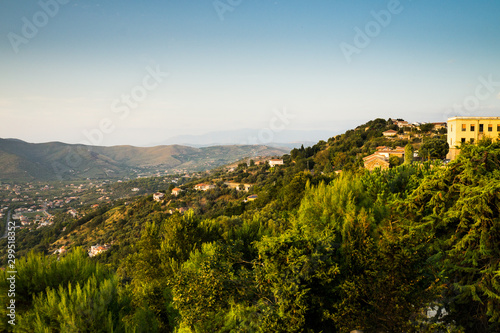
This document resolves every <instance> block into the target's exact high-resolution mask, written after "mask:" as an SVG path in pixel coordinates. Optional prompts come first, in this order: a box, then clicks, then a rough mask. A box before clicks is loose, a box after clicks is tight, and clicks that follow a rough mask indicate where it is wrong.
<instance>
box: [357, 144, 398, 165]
mask: <svg viewBox="0 0 500 333" xmlns="http://www.w3.org/2000/svg"><path fill="white" fill-rule="evenodd" d="M391 156H397V157H399V158H401V159H404V156H405V148H404V147H396V149H392V148H390V147H387V146H379V147H377V151H376V152H375V153H373V154H371V155H369V156H366V157H365V158H363V162H364V166H365V168H366V169H368V170H370V171H371V170H374V169H375V168H381V169H388V168H389V165H390V164H389V159H390V158H391Z"/></svg>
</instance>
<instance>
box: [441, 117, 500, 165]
mask: <svg viewBox="0 0 500 333" xmlns="http://www.w3.org/2000/svg"><path fill="white" fill-rule="evenodd" d="M499 135H500V117H453V118H449V119H448V145H449V146H450V152H449V153H448V156H447V158H448V159H450V160H452V159H455V158H456V157H457V155H458V154H459V153H460V146H461V145H462V143H466V142H469V143H475V142H477V141H479V140H481V139H483V138H493V139H495V138H498V137H499Z"/></svg>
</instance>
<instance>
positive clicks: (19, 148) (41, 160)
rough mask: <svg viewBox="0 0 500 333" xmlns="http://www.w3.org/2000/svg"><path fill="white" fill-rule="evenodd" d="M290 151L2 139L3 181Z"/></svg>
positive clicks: (108, 173) (109, 173) (188, 167)
mask: <svg viewBox="0 0 500 333" xmlns="http://www.w3.org/2000/svg"><path fill="white" fill-rule="evenodd" d="M286 152H287V151H286V150H285V149H280V148H271V147H267V146H249V145H248V146H216V147H205V148H193V147H188V146H179V145H171V146H157V147H148V148H143V147H133V146H114V147H97V146H86V145H71V144H65V143H61V142H49V143H39V144H34V143H27V142H24V141H21V140H15V139H0V165H1V168H0V180H17V181H32V180H58V179H59V180H60V179H68V180H70V179H82V178H115V179H116V178H123V177H134V176H136V175H137V174H146V175H147V174H150V175H151V174H153V173H154V172H157V171H172V170H174V169H176V170H182V171H186V172H192V171H203V170H208V169H212V168H215V167H218V166H221V165H223V164H227V163H230V162H233V161H235V160H238V159H241V158H245V157H252V156H257V155H261V156H262V155H266V156H273V155H282V154H283V153H286Z"/></svg>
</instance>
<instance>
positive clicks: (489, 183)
mask: <svg viewBox="0 0 500 333" xmlns="http://www.w3.org/2000/svg"><path fill="white" fill-rule="evenodd" d="M392 126H393V125H392V123H391V122H390V121H389V122H388V121H385V120H375V121H372V122H369V123H368V124H365V125H363V126H361V127H359V128H357V129H356V130H353V131H348V132H347V133H345V134H343V135H341V136H338V137H334V138H330V139H329V140H328V141H321V142H319V143H318V144H316V145H314V146H313V147H308V148H301V149H295V150H292V152H291V153H290V155H284V156H283V160H284V165H282V166H276V167H273V168H270V167H269V165H268V164H267V163H266V164H260V165H256V164H255V163H254V161H249V163H248V164H247V163H240V164H239V165H238V166H237V168H236V170H234V171H227V170H226V169H216V170H214V171H213V172H211V173H210V174H207V176H206V177H205V178H200V179H196V180H193V181H192V182H190V183H187V184H184V185H183V186H182V190H183V191H182V192H181V193H180V194H178V195H177V196H176V195H174V194H172V192H171V190H172V188H173V186H172V187H171V188H169V190H167V191H165V197H164V198H163V199H162V200H161V201H160V202H155V201H154V200H153V198H152V196H147V197H142V198H139V199H137V200H134V201H131V202H125V201H123V200H122V201H117V202H114V203H112V204H110V205H108V206H100V207H99V209H98V210H92V209H90V208H88V209H87V211H86V215H85V216H84V217H82V218H80V219H71V218H62V217H60V218H59V219H58V220H57V221H56V223H55V224H54V226H53V228H52V229H40V230H36V231H33V232H31V233H23V232H19V233H18V236H17V237H19V239H20V242H24V244H25V245H24V246H25V248H23V249H20V251H21V250H22V251H23V253H27V251H28V250H29V249H30V248H36V249H37V250H38V251H41V252H35V251H33V252H30V253H27V254H26V255H25V256H24V257H23V258H22V259H21V260H20V261H19V263H18V264H17V266H16V269H17V271H18V278H17V280H16V281H17V283H19V284H18V287H17V288H18V289H17V290H18V293H19V294H18V296H17V298H16V302H17V303H16V309H17V311H18V312H17V314H18V322H17V324H16V326H15V327H13V326H9V325H8V324H7V319H8V317H7V316H6V311H7V310H6V309H5V308H4V309H3V310H0V312H2V311H3V312H2V318H4V319H3V322H2V325H4V326H3V329H5V330H13V331H19V332H23V331H37V330H38V331H92V332H99V331H100V332H111V331H117V332H325V333H326V332H350V331H351V330H355V329H358V330H363V331H364V332H498V331H499V330H500V275H499V274H498V272H499V271H500V143H499V142H491V141H482V142H480V143H479V144H478V145H465V146H464V148H463V149H462V153H461V155H460V156H459V158H458V159H457V160H454V161H452V162H450V163H449V164H447V165H442V163H441V162H440V161H426V162H414V163H410V162H408V163H406V164H403V165H400V166H393V167H392V168H390V169H388V170H384V171H381V170H376V171H373V172H368V171H366V170H364V169H362V168H360V164H361V161H362V158H363V157H364V156H366V155H368V154H371V153H373V151H374V150H375V149H376V147H377V146H380V145H399V146H403V145H405V144H407V142H404V141H402V142H398V141H397V140H395V139H387V138H383V137H382V136H381V133H382V131H384V130H386V129H388V128H391V127H392ZM367 128H368V129H367ZM415 145H417V147H418V143H415ZM334 170H343V172H341V173H336V172H334ZM201 182H203V183H207V184H214V185H216V186H215V188H214V189H211V190H208V191H206V192H203V191H197V190H195V188H194V186H195V185H196V184H197V183H201ZM226 183H227V184H252V187H251V188H250V190H249V192H245V191H238V190H236V189H235V188H231V187H230V186H229V185H227V184H226ZM251 194H254V195H257V198H256V199H255V200H254V201H250V200H248V196H249V195H251ZM179 208H186V209H188V210H187V211H186V212H185V213H183V214H181V213H179V212H178V210H179ZM32 237H37V238H36V239H38V240H39V241H38V240H37V241H36V242H33V243H32V244H28V243H30V239H31V238H32ZM96 243H100V244H105V243H106V244H110V245H111V248H110V249H109V250H108V251H106V252H104V253H102V254H100V255H98V256H96V257H93V258H88V257H87V254H86V253H85V252H84V250H83V249H88V247H89V246H90V245H94V244H96ZM63 245H64V246H65V247H66V248H69V249H70V250H69V252H68V254H66V255H61V256H60V257H59V259H58V258H57V256H56V255H50V253H52V252H53V251H54V250H55V249H57V248H60V247H61V246H63ZM1 274H3V275H2V276H1V277H0V298H2V301H6V300H7V289H8V283H7V281H6V273H5V272H1ZM81 313H85V316H82V315H81ZM96 322H99V323H100V324H99V325H97V324H96Z"/></svg>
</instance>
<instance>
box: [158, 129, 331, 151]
mask: <svg viewBox="0 0 500 333" xmlns="http://www.w3.org/2000/svg"><path fill="white" fill-rule="evenodd" d="M336 134H339V133H333V132H332V131H324V130H310V131H308V130H282V131H279V130H276V131H271V130H270V129H250V128H243V129H238V130H230V131H218V132H209V133H205V134H201V135H178V136H173V137H171V138H168V139H167V140H165V141H162V142H159V143H158V144H161V145H172V144H180V145H186V146H191V147H209V146H217V145H235V144H236V145H266V146H270V147H284V148H288V149H293V148H300V146H301V145H304V147H308V146H311V145H314V144H316V143H317V142H318V141H319V140H322V139H325V138H329V137H332V136H334V135H336Z"/></svg>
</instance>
